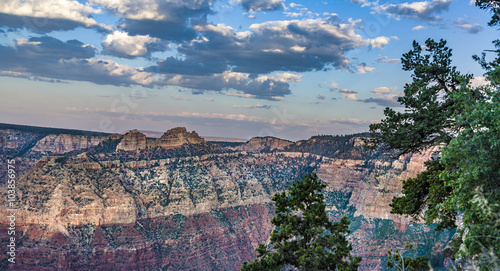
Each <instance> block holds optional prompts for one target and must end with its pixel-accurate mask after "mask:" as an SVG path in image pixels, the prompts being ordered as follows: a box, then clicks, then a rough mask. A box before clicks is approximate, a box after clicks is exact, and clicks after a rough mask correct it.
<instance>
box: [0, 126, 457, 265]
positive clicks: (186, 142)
mask: <svg viewBox="0 0 500 271" xmlns="http://www.w3.org/2000/svg"><path fill="white" fill-rule="evenodd" d="M165 134H166V136H165V137H162V138H163V139H161V138H160V139H159V140H158V139H153V140H150V139H146V137H145V136H144V135H142V134H141V133H140V132H138V131H131V132H129V133H127V134H125V135H124V136H121V135H112V136H109V137H107V138H104V137H103V138H102V139H101V142H100V143H99V144H97V145H95V146H90V148H87V149H83V148H82V149H79V150H78V149H77V147H75V146H76V145H74V144H73V145H71V146H73V151H71V152H69V153H66V154H64V155H51V156H44V157H41V158H39V159H38V160H36V162H34V163H33V164H32V166H31V167H29V168H28V169H27V170H29V171H27V172H26V173H25V174H23V175H22V176H21V177H20V178H19V179H18V181H17V187H16V189H17V191H18V195H19V210H18V212H17V214H16V235H17V237H19V239H18V244H17V252H18V255H19V258H18V259H17V260H18V262H17V263H16V265H15V266H14V265H9V266H8V268H10V269H12V270H20V269H22V270H69V269H71V270H89V269H93V270H239V267H240V266H241V264H242V262H243V261H249V260H252V259H253V258H254V257H255V255H256V254H255V252H254V249H255V248H256V246H257V244H259V243H265V242H266V241H267V240H268V238H269V234H270V232H271V231H272V229H273V226H272V225H271V224H270V219H271V218H272V217H273V216H274V213H273V210H274V206H273V204H272V201H271V197H272V195H273V194H274V193H276V192H278V191H283V190H285V189H286V188H287V187H288V185H290V184H291V183H292V182H293V181H294V180H296V179H299V178H302V176H303V175H304V174H306V173H308V172H310V171H314V172H316V173H317V174H318V177H319V178H320V179H321V180H322V181H324V182H325V183H326V184H327V185H328V186H327V188H326V189H325V191H324V193H325V200H326V205H327V212H328V215H329V216H330V217H331V219H332V220H338V219H340V217H342V216H344V215H345V216H348V218H349V219H351V220H352V223H351V234H350V235H349V237H348V238H349V240H350V242H351V243H352V245H353V248H354V254H355V255H360V256H362V257H363V262H362V266H361V269H362V270H382V269H384V268H385V262H384V259H385V255H386V252H387V250H388V249H401V248H403V247H404V242H405V241H411V242H412V243H413V244H415V245H416V247H417V251H418V253H420V254H422V255H428V256H429V257H431V259H432V261H433V263H434V265H435V267H436V269H435V270H437V269H439V268H440V267H442V263H443V259H442V251H443V249H444V247H445V246H446V243H447V241H448V240H449V238H450V237H451V235H452V233H450V232H435V231H434V230H433V229H432V228H429V227H425V226H423V225H422V224H420V223H412V222H411V221H410V219H408V218H404V217H402V216H398V215H393V214H390V207H389V206H388V204H389V203H390V201H391V199H392V197H393V196H397V195H399V194H400V191H401V186H402V185H401V180H403V179H406V178H408V177H411V176H416V174H417V173H418V172H420V171H422V170H423V169H424V166H423V162H424V161H425V160H427V159H428V158H429V157H430V155H431V154H432V152H430V151H429V152H426V153H424V154H419V155H407V156H403V157H399V158H398V159H392V158H390V157H389V156H387V155H384V154H380V153H375V154H368V153H365V152H364V151H363V146H362V141H361V140H360V137H356V136H352V137H348V138H346V137H316V138H312V139H310V140H307V141H300V142H297V143H293V142H289V141H284V140H280V139H275V138H265V139H264V140H263V139H262V138H259V139H255V140H250V141H249V142H247V143H246V144H244V145H242V146H240V147H236V148H223V147H218V146H216V145H213V144H209V143H207V142H205V141H204V140H202V139H201V140H200V138H199V136H198V135H197V134H195V133H188V132H187V131H186V130H185V128H184V129H179V128H176V129H175V130H174V131H170V132H167V133H165ZM175 136H177V137H178V139H175V138H174V137H175ZM21 137H22V136H21ZM56 138H57V137H56ZM42 139H43V137H42ZM39 140H41V139H39ZM3 142H6V141H5V140H4V141H3ZM38 142H40V141H37V142H36V143H35V144H33V143H30V144H31V145H33V146H54V144H46V145H44V144H42V143H40V145H38ZM42 142H46V141H42ZM54 142H55V141H54ZM87 142H89V141H88V140H87ZM5 144H7V143H5ZM8 144H10V145H9V146H14V145H15V143H8ZM17 144H18V145H23V144H27V143H23V142H21V141H20V142H18V143H17ZM259 144H261V146H260V147H259ZM78 146H84V145H83V144H80V145H78ZM18 147H19V146H18ZM32 148H35V147H32ZM47 148H48V149H50V150H52V149H53V148H52V147H47ZM325 148H329V149H325ZM56 149H57V148H56ZM68 149H69V148H68ZM37 150H38V149H37ZM36 152H37V151H35V150H32V149H30V150H28V151H26V152H25V154H24V155H22V156H20V157H17V158H16V161H20V162H21V161H23V159H28V158H29V157H30V155H31V156H32V157H35V156H36V155H35V153H36ZM31 159H35V158H31ZM2 163H3V162H2ZM4 166H5V165H4V164H2V167H4ZM2 189H5V184H4V185H3V187H2ZM5 200H6V199H5V198H2V199H0V205H1V206H5V205H6V204H7V202H6V201H5ZM1 210H2V211H1V213H0V217H1V219H0V224H2V232H1V233H0V234H1V236H0V243H1V246H2V247H6V245H7V242H8V239H7V236H8V235H7V234H6V233H5V229H6V227H5V226H6V225H8V223H9V221H8V220H7V216H8V215H9V213H8V212H7V211H6V209H1ZM0 259H1V260H2V266H3V267H6V268H7V262H6V254H5V253H4V254H3V255H1V256H0ZM16 268H20V269H16Z"/></svg>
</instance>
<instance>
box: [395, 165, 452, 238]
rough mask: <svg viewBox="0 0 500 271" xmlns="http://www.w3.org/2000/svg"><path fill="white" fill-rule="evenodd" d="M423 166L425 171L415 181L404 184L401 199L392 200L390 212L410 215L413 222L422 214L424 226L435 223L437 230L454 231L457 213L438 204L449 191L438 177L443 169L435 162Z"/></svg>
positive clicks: (411, 180)
mask: <svg viewBox="0 0 500 271" xmlns="http://www.w3.org/2000/svg"><path fill="white" fill-rule="evenodd" d="M425 166H426V167H427V169H426V170H425V171H424V172H422V173H420V174H418V175H417V177H416V178H409V179H407V180H405V181H403V191H402V192H403V196H401V197H394V198H393V199H392V203H391V204H390V206H391V207H392V210H391V213H393V214H400V215H410V216H412V217H413V218H414V219H416V220H418V219H419V218H420V216H421V215H422V213H424V216H423V218H424V221H425V222H426V224H427V225H430V224H432V223H434V222H436V221H438V222H439V225H438V227H437V230H440V229H443V228H448V229H453V228H454V227H455V217H456V215H457V212H456V211H455V210H454V209H450V208H445V206H442V205H441V203H442V202H443V201H444V200H445V199H446V198H447V197H448V196H449V195H450V193H451V191H452V189H451V187H449V186H445V185H444V181H443V180H442V179H441V178H440V177H439V175H440V174H441V173H442V172H443V171H444V166H443V165H442V164H441V163H440V162H439V160H437V159H431V160H429V161H427V162H425Z"/></svg>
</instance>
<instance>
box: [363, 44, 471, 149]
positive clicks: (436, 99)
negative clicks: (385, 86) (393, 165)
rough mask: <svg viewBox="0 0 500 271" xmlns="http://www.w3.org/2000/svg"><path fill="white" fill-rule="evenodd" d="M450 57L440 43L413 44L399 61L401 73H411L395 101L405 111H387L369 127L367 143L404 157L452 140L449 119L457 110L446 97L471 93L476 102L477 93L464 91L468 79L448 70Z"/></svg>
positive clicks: (452, 126) (450, 120)
mask: <svg viewBox="0 0 500 271" xmlns="http://www.w3.org/2000/svg"><path fill="white" fill-rule="evenodd" d="M451 55H452V54H451V49H450V48H448V47H446V41H444V40H440V41H439V42H435V41H434V40H432V39H428V40H426V42H425V49H423V48H422V46H421V45H420V44H419V43H418V42H416V41H414V42H413V50H411V51H409V52H408V53H406V54H403V57H402V58H401V61H402V64H403V70H405V71H413V75H412V79H413V81H412V83H410V84H406V85H405V87H404V96H402V97H399V98H398V101H399V102H400V103H401V104H403V105H404V106H405V111H404V112H397V111H395V110H393V109H391V108H389V107H387V108H386V109H385V110H384V115H385V116H386V118H385V119H384V120H382V122H381V123H377V124H372V125H370V132H371V134H372V138H371V139H370V140H369V141H370V143H372V144H373V145H378V144H380V143H382V142H385V143H387V144H388V145H389V147H390V148H392V149H397V150H399V151H400V154H405V153H410V152H419V151H422V150H424V149H426V148H428V147H431V146H436V145H439V144H441V143H448V142H449V141H450V140H451V139H452V138H453V133H455V132H456V129H455V128H456V127H455V125H454V120H453V119H452V116H453V114H455V112H456V111H457V110H460V109H461V107H460V106H459V104H456V103H455V101H452V100H450V99H448V97H449V95H450V94H451V93H453V92H456V91H467V92H472V93H470V94H469V96H470V97H472V98H474V99H477V98H480V93H479V92H475V91H472V90H470V89H469V88H466V87H465V86H466V85H467V84H468V82H469V80H470V78H471V76H470V75H462V74H460V73H459V72H458V71H457V70H456V67H454V66H451Z"/></svg>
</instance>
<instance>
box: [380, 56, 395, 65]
mask: <svg viewBox="0 0 500 271" xmlns="http://www.w3.org/2000/svg"><path fill="white" fill-rule="evenodd" d="M399 61H400V59H399V58H389V57H388V56H380V57H378V58H377V62H379V63H391V64H393V63H398V62H399Z"/></svg>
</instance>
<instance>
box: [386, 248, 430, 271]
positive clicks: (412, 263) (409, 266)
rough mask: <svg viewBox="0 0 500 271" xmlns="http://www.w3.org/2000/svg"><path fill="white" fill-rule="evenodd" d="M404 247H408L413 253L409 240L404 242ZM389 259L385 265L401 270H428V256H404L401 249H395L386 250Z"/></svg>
mask: <svg viewBox="0 0 500 271" xmlns="http://www.w3.org/2000/svg"><path fill="white" fill-rule="evenodd" d="M405 248H407V249H408V251H409V252H411V253H412V254H415V250H414V249H413V245H412V244H410V243H409V242H406V245H405ZM387 254H388V257H389V259H388V260H387V267H389V268H393V269H396V270H401V271H424V270H429V264H428V262H429V258H427V257H422V256H420V257H415V258H412V257H409V256H404V255H403V254H407V253H403V251H399V250H396V252H391V251H390V250H389V251H387Z"/></svg>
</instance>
